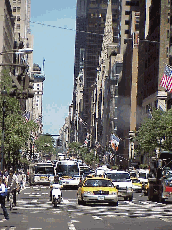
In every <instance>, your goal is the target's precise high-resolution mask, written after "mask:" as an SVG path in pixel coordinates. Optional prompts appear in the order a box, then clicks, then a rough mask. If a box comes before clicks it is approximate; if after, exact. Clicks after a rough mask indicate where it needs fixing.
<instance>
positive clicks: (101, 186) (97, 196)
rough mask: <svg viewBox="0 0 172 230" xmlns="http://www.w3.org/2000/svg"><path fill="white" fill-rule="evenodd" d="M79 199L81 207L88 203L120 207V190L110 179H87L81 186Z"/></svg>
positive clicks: (78, 193)
mask: <svg viewBox="0 0 172 230" xmlns="http://www.w3.org/2000/svg"><path fill="white" fill-rule="evenodd" d="M77 197H78V204H79V205H85V204H86V203H109V204H110V205H115V206H117V205H118V190H117V189H116V187H114V185H113V183H112V181H111V180H110V179H107V178H103V177H92V178H86V179H85V180H84V182H82V183H80V184H79V188H78V191H77Z"/></svg>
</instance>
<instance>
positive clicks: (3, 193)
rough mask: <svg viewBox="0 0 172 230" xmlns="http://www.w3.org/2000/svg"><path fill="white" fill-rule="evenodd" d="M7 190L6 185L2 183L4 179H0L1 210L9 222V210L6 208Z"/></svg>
mask: <svg viewBox="0 0 172 230" xmlns="http://www.w3.org/2000/svg"><path fill="white" fill-rule="evenodd" d="M6 195H7V193H6V189H5V184H3V182H2V177H0V204H1V208H2V210H3V214H4V217H5V219H6V220H9V215H8V212H7V209H6V207H5V197H6Z"/></svg>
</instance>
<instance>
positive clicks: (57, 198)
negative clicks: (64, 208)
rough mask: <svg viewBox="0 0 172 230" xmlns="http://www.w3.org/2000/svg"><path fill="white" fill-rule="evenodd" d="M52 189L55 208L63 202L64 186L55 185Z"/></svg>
mask: <svg viewBox="0 0 172 230" xmlns="http://www.w3.org/2000/svg"><path fill="white" fill-rule="evenodd" d="M52 187H53V188H52V204H53V205H54V207H57V204H60V203H61V201H62V192H61V188H62V185H60V184H53V186H52Z"/></svg>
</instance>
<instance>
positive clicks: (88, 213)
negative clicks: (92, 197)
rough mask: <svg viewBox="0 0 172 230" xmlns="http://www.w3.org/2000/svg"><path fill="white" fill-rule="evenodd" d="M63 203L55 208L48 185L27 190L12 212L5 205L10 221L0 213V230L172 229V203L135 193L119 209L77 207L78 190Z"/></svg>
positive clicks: (66, 196)
mask: <svg viewBox="0 0 172 230" xmlns="http://www.w3.org/2000/svg"><path fill="white" fill-rule="evenodd" d="M62 192H63V202H62V203H61V204H60V205H59V206H58V207H56V208H54V207H53V205H52V203H51V201H49V188H48V187H46V186H33V187H26V189H25V190H23V191H22V192H21V193H20V194H19V195H17V206H16V207H14V208H13V210H12V211H10V210H9V207H8V205H9V204H8V202H7V203H6V206H7V209H8V212H9V216H10V220H8V221H7V220H4V219H3V218H4V217H3V214H2V209H1V211H0V230H2V229H3V230H7V229H11V230H12V229H17V230H18V229H20V230H25V229H27V230H29V229H30V230H31V229H35V230H36V229H66V230H68V229H70V230H75V229H77V230H88V229H120V230H125V229H131V230H138V229H166V230H167V229H171V222H172V202H167V203H165V204H161V203H154V202H151V201H147V197H146V196H143V195H142V194H141V193H135V194H134V199H133V201H132V202H129V201H123V200H122V199H120V200H119V205H118V206H117V207H112V206H109V205H108V204H91V205H86V206H82V205H78V204H77V195H76V193H77V190H68V191H66V190H63V191H62Z"/></svg>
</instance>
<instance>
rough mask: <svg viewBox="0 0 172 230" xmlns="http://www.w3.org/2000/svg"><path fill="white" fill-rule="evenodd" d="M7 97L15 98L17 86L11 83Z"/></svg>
mask: <svg viewBox="0 0 172 230" xmlns="http://www.w3.org/2000/svg"><path fill="white" fill-rule="evenodd" d="M9 95H10V96H11V97H15V96H17V85H16V84H15V83H14V82H13V83H12V89H11V90H10V92H9Z"/></svg>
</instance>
